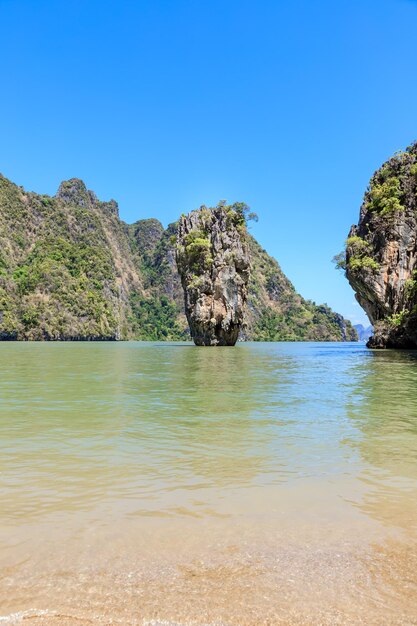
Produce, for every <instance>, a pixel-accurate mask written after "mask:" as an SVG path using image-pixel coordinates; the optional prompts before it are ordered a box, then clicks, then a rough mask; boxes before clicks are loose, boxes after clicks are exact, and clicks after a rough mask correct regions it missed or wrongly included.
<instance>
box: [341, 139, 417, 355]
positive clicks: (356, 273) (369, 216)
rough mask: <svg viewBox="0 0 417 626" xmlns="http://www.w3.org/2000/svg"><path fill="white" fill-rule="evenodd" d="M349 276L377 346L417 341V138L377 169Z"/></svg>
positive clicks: (352, 242) (355, 231)
mask: <svg viewBox="0 0 417 626" xmlns="http://www.w3.org/2000/svg"><path fill="white" fill-rule="evenodd" d="M344 265H345V269H346V276H347V278H348V280H349V282H350V284H351V286H352V287H353V289H354V290H355V292H356V298H357V300H358V302H359V304H360V305H361V306H362V307H363V308H364V309H365V311H366V313H367V314H368V317H369V319H370V321H371V323H372V324H373V326H374V335H373V337H371V338H370V340H369V341H368V346H369V347H373V348H416V347H417V144H413V145H412V146H410V147H408V148H407V150H406V151H405V152H400V153H397V154H395V155H394V156H393V157H392V158H391V159H389V160H388V161H387V162H386V163H384V164H383V166H382V167H381V168H380V169H379V170H378V171H377V172H375V174H374V175H373V177H372V179H371V181H370V185H369V188H368V189H367V191H366V193H365V196H364V200H363V203H362V206H361V210H360V217H359V224H358V225H357V226H352V228H351V230H350V232H349V237H348V239H347V245H346V256H345V260H344Z"/></svg>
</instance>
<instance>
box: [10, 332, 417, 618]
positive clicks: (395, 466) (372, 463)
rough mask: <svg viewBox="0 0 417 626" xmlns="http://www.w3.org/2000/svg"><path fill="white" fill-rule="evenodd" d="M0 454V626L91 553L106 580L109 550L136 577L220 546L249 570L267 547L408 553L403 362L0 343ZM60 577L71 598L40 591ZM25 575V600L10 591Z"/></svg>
mask: <svg viewBox="0 0 417 626" xmlns="http://www.w3.org/2000/svg"><path fill="white" fill-rule="evenodd" d="M0 445H1V457H0V490H1V511H0V538H1V541H2V543H1V551H0V564H1V565H2V567H3V568H4V569H3V573H4V574H5V576H6V582H7V585H5V587H4V589H6V590H7V591H5V592H4V596H3V597H2V592H1V591H0V607H1V606H2V604H3V607H4V608H3V610H0V615H1V614H2V613H3V614H4V615H6V614H10V613H11V612H12V611H21V610H22V611H24V610H32V608H33V606H34V605H36V607H38V604H40V605H42V606H41V607H40V608H42V609H44V610H55V609H54V607H55V608H56V606H57V602H58V604H59V602H61V601H63V599H65V600H67V601H68V602H70V599H71V594H72V593H73V592H74V590H75V589H78V591H77V593H78V594H80V593H81V591H80V587H79V583H80V578H79V577H80V575H81V574H80V573H81V572H84V575H85V568H86V567H87V563H88V567H90V568H93V569H94V568H95V566H96V565H97V568H98V569H99V568H100V567H104V566H103V562H102V559H103V558H104V556H103V555H106V554H107V556H108V560H107V561H106V563H107V565H106V568H107V569H106V572H107V573H108V571H109V566H108V562H109V560H110V561H111V560H112V559H113V563H114V572H113V574H114V575H115V572H116V570H117V572H118V575H122V574H123V573H126V572H127V570H126V571H125V567H127V566H126V563H125V562H123V560H122V561H120V558H121V556H122V555H124V556H125V557H126V559H129V567H130V568H131V569H132V567H138V564H137V563H136V566H135V565H134V562H135V555H136V557H137V560H138V562H140V563H141V564H142V565H143V568H145V564H147V563H148V565H149V563H151V562H152V563H153V564H154V568H157V565H155V564H158V563H159V565H158V567H163V566H162V565H161V563H162V564H165V565H164V566H167V563H169V566H170V567H173V568H175V567H178V565H180V564H181V563H184V559H185V560H186V559H187V558H188V559H189V560H190V561H193V559H195V558H197V556H198V558H199V559H204V558H205V557H204V553H205V552H206V556H207V558H209V556H208V555H210V558H211V559H214V558H215V552H216V550H215V548H214V547H213V546H221V548H222V549H224V550H226V549H229V548H230V547H231V546H232V544H233V550H234V551H235V552H234V553H233V554H235V553H236V551H237V552H238V553H239V555H242V554H243V553H244V550H246V552H247V551H248V550H249V549H250V550H252V552H254V553H255V552H256V553H257V554H258V556H257V558H261V557H260V556H259V555H260V554H261V553H262V554H264V553H265V554H268V555H269V556H268V558H270V557H271V554H272V553H274V551H276V553H278V552H279V548H278V547H277V546H278V545H280V546H281V545H282V544H283V542H284V543H285V542H286V543H287V545H289V544H291V545H292V546H293V548H294V550H295V552H296V553H297V554H299V553H298V552H297V550H298V548H300V546H301V547H302V546H306V545H308V546H310V547H311V546H317V545H320V546H321V549H323V546H326V545H327V546H328V548H329V549H330V547H331V549H333V548H334V549H335V550H336V551H337V550H338V549H339V550H340V549H344V548H346V546H349V549H351V548H352V546H356V544H358V543H360V542H362V543H363V545H364V546H368V547H369V546H371V545H372V544H373V543H375V542H378V543H379V544H381V542H384V541H388V540H389V541H399V542H402V545H406V546H408V549H411V546H412V549H413V550H414V547H415V546H414V543H413V541H414V540H413V537H415V533H416V532H417V518H416V511H417V507H416V500H417V498H416V495H417V355H416V354H413V353H400V352H395V351H386V352H371V351H368V350H367V349H366V348H365V347H364V346H363V345H361V344H312V343H307V344H301V343H295V344H289V343H287V344H286V343H281V344H280V343H278V344H239V345H238V346H236V347H235V348H215V349H207V348H196V347H194V346H191V345H189V344H153V343H150V344H149V343H90V344H86V343H83V344H81V343H80V344H73V343H72V344H70V343H66V344H63V343H49V344H41V343H38V344H15V343H3V344H0ZM144 537H146V541H145V540H144ZM232 539H233V540H232ZM272 540H273V541H275V542H276V545H274V546H271V544H270V542H271V541H272ZM141 541H142V543H141ZM115 545H117V546H118V548H117V549H115V548H114V546H115ZM58 546H59V547H58ZM91 546H94V548H91ZM89 547H90V548H91V549H90V548H89ZM343 547H344V548H343ZM311 549H313V548H311ZM135 551H136V552H135ZM202 554H203V556H202ZM46 555H48V556H46ZM179 555H181V556H179ZM185 555H188V556H187V557H186V556H185ZM281 556H282V554H281ZM81 557H82V558H81ZM115 557H117V558H119V561H120V562H119V561H117V558H115ZM219 558H220V557H219ZM222 558H223V559H226V560H228V559H229V560H230V562H231V563H232V562H233V563H235V560H234V559H235V557H234V556H233V557H230V558H229V557H222ZM242 558H243V557H242ZM262 558H263V557H262ZM265 558H267V557H265ZM297 558H299V562H298V561H297V563H296V565H295V566H294V567H295V569H297V567H299V568H300V572H301V570H302V568H303V562H302V560H300V558H301V557H297ZM181 559H182V560H181ZM45 561H48V571H47V572H44V573H43V574H42V576H44V578H42V576H41V574H40V573H39V572H40V570H42V568H43V567H45ZM116 561H117V564H116ZM193 562H194V561H193ZM265 562H266V561H265ZM63 563H65V566H64V565H63ZM132 563H133V565H132ZM216 563H217V561H216ZM148 565H146V567H148ZM304 565H305V564H304ZM271 567H272V565H271ZM62 568H64V569H65V568H66V569H65V571H68V572H70V573H71V574H68V575H69V576H70V577H71V576H72V577H73V579H72V585H70V586H69V588H65V589H63V588H61V591H60V593H59V594H58V596H59V599H58V596H57V597H56V598H53V594H52V595H51V593H52V592H51V593H50V595H46V596H45V595H42V594H43V593H44V589H45V580H46V579H47V576H50V578H49V579H48V580H50V581H51V580H55V581H57V580H58V579H59V576H58V574H57V572H58V571H61V570H62ZM98 569H97V571H96V573H95V576H96V579H97V576H98V574H97V572H98ZM110 569H112V568H110ZM34 571H36V572H38V573H39V576H40V578H39V580H40V583H39V585H40V587H39V589H38V590H36V589H35V591H34V590H33V587H32V588H31V589H32V590H31V593H26V592H25V589H26V587H27V584H28V580H29V579H31V581H32V585H33V580H34V579H33V572H34ZM100 571H101V570H100ZM129 571H131V570H129ZM135 571H136V570H135ZM271 571H272V570H271ZM329 571H331V568H330V570H329ZM155 572H157V569H155ZM312 576H313V571H312ZM35 578H36V577H35ZM42 581H43V582H42ZM345 582H346V581H345ZM345 582H343V581H342V580H341V584H345ZM57 584H58V583H57ZM103 584H104V582H103ZM412 585H415V581H412ZM51 586H52V583H51ZM345 586H346V585H345ZM17 587H18V588H19V591H17ZM41 587H42V589H43V591H42V592H41V591H40V588H41ZM106 593H107V594H109V592H108V591H106ZM231 594H232V591H231ZM107 597H108V596H107ZM119 598H120V595H119ZM397 600H398V601H399V602H400V605H399V606H401V602H403V604H404V607H405V606H406V601H405V600H404V599H403V600H402V601H401V599H398V598H397ZM130 601H132V600H130ZM54 603H55V604H54ZM90 604H91V606H90V605H88V603H87V604H86V605H85V607H84V609H83V610H84V611H87V610H89V607H90V608H91V610H92V611H95V613H94V615H95V619H97V620H99V619H101V613H100V610H101V609H100V610H99V609H98V606H101V605H102V600H100V601H98V600H97V603H95V600H94V602H93V601H91V603H90ZM157 605H158V604H157ZM158 606H159V607H160V606H161V604H159V605H158ZM396 606H397V605H396ZM111 607H112V608H111V610H110V609H109V613H106V616H107V618H106V619H108V616H109V615H112V616H113V618H114V616H115V615H116V614H118V613H117V612H118V610H119V609H120V607H119V606H118V600H117V598H116V597H115V598H114V603H113V604H112V605H111ZM38 608H39V607H38ZM331 608H332V607H331V602H330V600H329V611H330V610H331ZM258 609H259V611H261V610H262V607H261V606H260V607H258ZM396 610H397V612H398V607H397V609H396ZM112 611H113V613H112ZM154 614H155V613H154ZM163 614H164V616H165V617H166V618H171V617H172V616H170V615H167V613H166V610H165V613H163ZM175 615H176V616H177V617H178V615H179V616H180V617H183V616H182V614H181V611H180V609H178V610H177V612H176V613H175ZM187 615H188V614H187ZM190 615H191V614H190ZM329 615H330V613H329ZM216 616H220V617H222V616H223V613H218V614H217V613H216V614H214V617H216ZM236 616H237V618H238V619H239V620H240V623H243V622H244V619H246V617H247V616H246V617H245V615H243V614H239V613H238V612H237V613H236ZM142 617H143V616H142ZM142 617H141V619H142ZM144 617H146V615H144ZM223 617H224V616H223ZM68 619H70V618H68ZM125 619H126V622H125V623H126V624H127V623H133V622H129V621H128V620H127V617H125ZM193 619H195V616H194V617H193ZM216 619H217V618H216ZM248 619H249V618H248ZM324 619H325V618H323V620H324ZM329 619H330V618H329ZM407 619H410V617H409V615H408V618H407ZM10 623H11V622H10ZM42 623H44V622H42ZM51 623H52V622H51ZM53 623H55V622H53ZM62 623H64V622H62ZM68 623H70V622H68ZM71 623H72V622H71ZM135 623H136V622H135ZM140 623H142V622H140ZM256 623H258V622H256ZM288 623H289V622H288ZM294 623H295V622H294ZM297 623H298V622H297ZM300 623H301V622H300ZM323 623H327V622H325V621H323ZM329 623H331V622H329ZM352 623H353V622H352ZM381 623H382V622H381ZM392 623H394V622H392ZM395 623H397V622H395ZM398 623H403V622H398ZM404 623H406V622H404ZM410 623H411V622H410Z"/></svg>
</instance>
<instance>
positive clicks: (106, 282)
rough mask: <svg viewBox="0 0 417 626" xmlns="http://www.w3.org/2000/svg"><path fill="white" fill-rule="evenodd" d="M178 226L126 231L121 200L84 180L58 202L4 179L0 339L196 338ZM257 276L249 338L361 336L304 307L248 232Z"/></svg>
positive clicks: (251, 289)
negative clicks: (178, 251)
mask: <svg viewBox="0 0 417 626" xmlns="http://www.w3.org/2000/svg"><path fill="white" fill-rule="evenodd" d="M176 233H177V224H171V225H170V226H168V228H166V229H164V227H163V226H162V224H161V223H160V222H159V221H158V220H156V219H148V220H139V221H138V222H135V223H134V224H131V225H127V224H125V223H124V222H123V221H121V220H120V219H119V216H118V207H117V203H116V202H115V201H114V200H111V201H109V202H101V201H100V200H98V199H97V197H96V196H95V194H94V193H93V192H91V191H89V190H88V189H87V187H86V186H85V184H84V183H83V182H82V181H81V180H78V179H71V180H69V181H65V182H64V183H62V184H61V185H60V188H59V190H58V192H57V194H56V195H55V196H53V197H51V196H46V195H39V194H36V193H33V192H27V191H25V190H24V189H23V188H22V187H18V186H17V185H15V184H13V183H12V182H11V181H9V180H8V179H7V178H5V177H3V176H1V175H0V339H1V340H10V339H18V340H33V339H37V340H56V339H61V340H98V339H99V340H103V339H107V340H116V339H133V338H134V339H144V340H177V339H185V338H187V337H189V335H188V328H187V321H186V318H185V313H184V298H183V290H182V287H181V282H180V279H179V275H178V271H177V267H176V262H175V241H176ZM247 245H248V247H249V251H250V256H251V264H252V271H251V276H250V279H249V284H248V299H247V314H246V321H245V327H244V329H243V331H242V333H241V337H242V338H245V339H255V340H264V341H279V340H288V341H296V340H307V341H309V340H310V341H321V340H323V341H326V340H329V341H330V340H334V341H343V340H345V339H354V338H355V337H356V334H355V333H354V331H353V329H352V327H351V325H350V323H349V322H346V320H344V319H343V318H342V316H340V315H338V314H337V313H334V312H333V311H331V310H330V309H329V308H328V307H327V306H325V305H320V306H317V305H315V304H314V303H313V302H309V301H306V300H304V299H303V298H302V297H301V296H300V295H299V294H297V292H296V291H295V289H294V287H293V286H292V285H291V283H290V282H289V280H288V279H287V278H286V276H285V275H284V274H283V272H282V270H281V268H280V267H279V265H278V263H277V262H276V261H275V259H273V258H272V257H270V256H269V255H268V254H267V253H266V251H265V250H263V249H262V248H261V247H260V246H259V244H258V243H257V242H256V241H255V239H254V238H253V237H251V236H250V235H248V240H247Z"/></svg>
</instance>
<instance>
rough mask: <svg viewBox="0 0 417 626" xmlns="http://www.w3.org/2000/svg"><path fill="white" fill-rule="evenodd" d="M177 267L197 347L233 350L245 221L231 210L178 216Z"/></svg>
mask: <svg viewBox="0 0 417 626" xmlns="http://www.w3.org/2000/svg"><path fill="white" fill-rule="evenodd" d="M176 261H177V267H178V270H179V273H180V276H181V283H182V286H183V290H184V302H185V314H186V316H187V320H188V324H189V327H190V332H191V336H192V338H193V340H194V343H195V344H196V345H198V346H233V345H234V344H235V343H236V341H237V339H238V336H239V331H240V329H241V327H242V324H243V319H244V312H245V306H246V300H247V295H248V281H249V271H250V259H249V251H248V246H247V243H246V225H245V219H244V217H243V216H242V215H241V214H240V213H239V212H237V211H235V210H234V209H233V208H232V207H226V206H219V207H216V208H213V209H207V208H205V207H202V208H201V209H198V210H197V211H192V212H191V213H190V214H189V215H187V216H182V217H181V219H180V221H179V224H178V231H177V247H176Z"/></svg>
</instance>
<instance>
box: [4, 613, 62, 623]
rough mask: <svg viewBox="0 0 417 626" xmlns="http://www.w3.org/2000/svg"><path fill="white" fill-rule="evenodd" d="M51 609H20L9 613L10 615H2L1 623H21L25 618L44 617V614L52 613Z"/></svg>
mask: <svg viewBox="0 0 417 626" xmlns="http://www.w3.org/2000/svg"><path fill="white" fill-rule="evenodd" d="M50 614H51V613H50V612H49V611H40V610H39V609H27V611H18V612H17V613H9V615H0V624H7V625H9V624H21V623H22V622H23V620H25V619H30V618H31V617H42V615H50Z"/></svg>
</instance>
